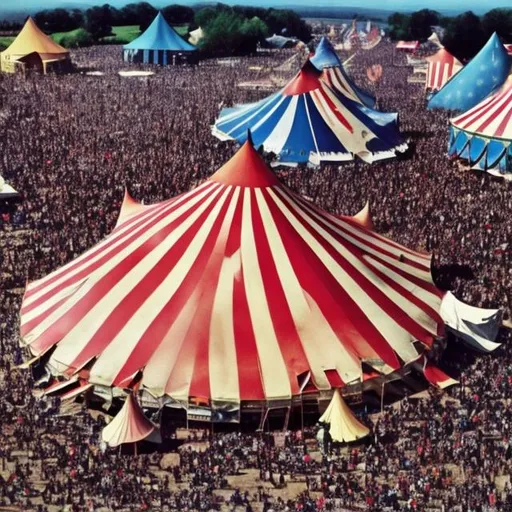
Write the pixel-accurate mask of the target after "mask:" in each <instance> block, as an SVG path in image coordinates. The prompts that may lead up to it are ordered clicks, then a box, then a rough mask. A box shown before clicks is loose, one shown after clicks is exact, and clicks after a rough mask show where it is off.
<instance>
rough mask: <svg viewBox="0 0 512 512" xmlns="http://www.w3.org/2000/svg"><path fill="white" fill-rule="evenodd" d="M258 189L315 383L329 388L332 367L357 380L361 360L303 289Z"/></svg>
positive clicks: (275, 258) (275, 257) (272, 248)
mask: <svg viewBox="0 0 512 512" xmlns="http://www.w3.org/2000/svg"><path fill="white" fill-rule="evenodd" d="M255 192H256V198H257V202H258V206H259V210H260V213H261V217H262V220H263V225H264V228H265V233H266V234H267V240H268V242H269V246H270V251H271V253H272V259H273V261H274V262H275V266H276V270H277V273H278V276H279V282H280V283H281V284H282V287H283V291H284V294H285V297H286V303H287V305H288V307H289V308H290V312H291V315H292V318H293V323H294V324H295V327H296V329H297V333H298V335H299V338H300V339H301V342H302V347H303V349H304V352H305V354H306V357H307V359H308V362H309V365H310V368H311V371H312V372H313V375H314V380H315V384H316V385H317V386H318V387H319V388H321V389H329V388H330V384H329V380H328V379H327V377H326V375H325V373H324V370H325V369H326V368H333V367H336V368H337V369H338V371H339V373H340V375H341V376H342V379H343V381H344V382H351V381H353V380H355V379H358V378H359V377H360V375H361V365H360V363H359V361H357V360H356V358H355V357H354V355H353V354H351V353H349V352H348V351H347V350H346V348H345V346H344V345H343V343H341V342H342V340H339V339H338V337H337V336H336V334H335V332H334V331H333V330H332V328H331V326H330V324H329V323H328V322H327V320H326V319H325V317H324V315H323V314H322V312H321V311H320V308H319V307H318V305H317V304H316V302H315V301H314V299H313V298H312V297H311V296H309V295H308V294H307V292H306V291H305V290H303V289H302V287H301V285H300V283H299V280H298V278H297V275H296V274H295V271H294V269H293V267H292V264H291V262H290V259H289V258H288V255H287V253H286V248H285V246H284V244H283V241H282V239H281V236H280V234H279V231H278V229H277V227H276V225H275V222H274V219H273V218H272V214H271V213H270V210H269V208H268V205H267V203H266V201H265V198H264V196H263V194H262V192H261V190H259V189H256V190H255ZM319 339H321V340H322V343H321V344H319V343H318V340H319Z"/></svg>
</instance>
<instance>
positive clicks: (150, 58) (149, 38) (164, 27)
mask: <svg viewBox="0 0 512 512" xmlns="http://www.w3.org/2000/svg"><path fill="white" fill-rule="evenodd" d="M196 55H197V52H196V47H195V46H192V45H191V44H189V43H187V41H185V40H184V39H183V38H181V37H180V36H179V34H178V33H177V32H176V31H175V30H174V29H173V28H172V27H171V26H170V25H169V24H168V23H167V21H165V18H164V17H163V15H162V13H161V12H159V13H158V14H157V16H156V18H155V19H154V20H153V22H152V23H151V25H150V26H149V27H148V28H147V29H146V30H145V31H144V33H143V34H141V35H140V36H139V37H137V39H134V40H133V41H132V42H131V43H129V44H125V45H124V46H123V56H124V60H125V61H126V62H139V63H144V64H161V65H164V66H165V65H168V64H179V63H182V62H190V61H191V60H192V59H195V57H196Z"/></svg>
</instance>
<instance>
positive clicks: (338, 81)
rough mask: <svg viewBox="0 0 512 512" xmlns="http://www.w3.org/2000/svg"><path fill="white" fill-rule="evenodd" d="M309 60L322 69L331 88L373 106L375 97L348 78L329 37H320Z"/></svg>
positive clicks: (363, 103)
mask: <svg viewBox="0 0 512 512" xmlns="http://www.w3.org/2000/svg"><path fill="white" fill-rule="evenodd" d="M310 60H311V63H312V64H313V66H315V67H316V68H317V69H318V70H320V71H323V75H322V78H323V79H324V80H325V81H326V82H327V83H328V84H329V85H330V86H331V87H332V88H333V89H335V90H337V91H338V92H339V93H341V94H344V95H345V96H347V97H348V98H349V99H351V100H353V101H356V102H358V103H361V104H362V105H365V106H367V107H369V108H373V107H374V106H375V103H376V101H375V98H374V97H373V96H372V95H371V94H369V93H368V92H366V91H363V90H362V89H360V88H359V87H358V86H357V85H356V84H355V83H354V82H353V81H352V80H351V79H350V77H349V76H348V74H347V72H346V71H345V68H344V67H343V64H342V63H341V60H340V58H339V57H338V54H337V53H336V51H335V50H334V48H333V46H332V44H331V42H330V41H329V39H327V38H326V37H322V39H320V42H319V43H318V46H317V48H316V51H315V54H314V55H313V57H311V59H310Z"/></svg>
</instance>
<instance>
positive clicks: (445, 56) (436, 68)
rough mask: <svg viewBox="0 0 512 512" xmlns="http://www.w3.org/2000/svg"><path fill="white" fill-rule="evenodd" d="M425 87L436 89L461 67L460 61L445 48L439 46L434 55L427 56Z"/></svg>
mask: <svg viewBox="0 0 512 512" xmlns="http://www.w3.org/2000/svg"><path fill="white" fill-rule="evenodd" d="M426 60H427V62H428V67H427V81H426V84H425V86H426V88H427V89H432V90H433V91H438V90H439V89H441V87H443V85H444V84H445V83H446V82H447V81H448V80H449V79H450V78H451V77H452V76H453V75H455V74H456V73H458V72H459V71H460V70H461V69H462V67H463V66H462V63H461V62H460V61H459V60H458V59H457V58H455V57H454V56H453V55H452V54H451V53H450V52H449V51H448V50H446V48H441V49H440V50H439V51H438V52H437V53H436V54H435V55H432V56H431V57H427V59H426Z"/></svg>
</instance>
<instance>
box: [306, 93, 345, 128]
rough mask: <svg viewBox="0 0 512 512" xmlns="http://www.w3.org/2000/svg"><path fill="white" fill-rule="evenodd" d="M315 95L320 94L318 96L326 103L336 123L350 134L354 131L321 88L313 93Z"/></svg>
mask: <svg viewBox="0 0 512 512" xmlns="http://www.w3.org/2000/svg"><path fill="white" fill-rule="evenodd" d="M315 92H316V93H317V94H320V96H322V98H324V100H325V101H326V103H327V105H328V107H329V109H330V110H331V112H332V113H333V114H334V115H335V116H336V118H337V119H338V121H339V122H340V123H341V124H342V125H343V126H344V127H345V128H346V129H347V130H348V131H349V132H350V133H354V129H353V128H352V126H351V125H350V123H349V122H348V121H347V120H346V119H345V117H344V116H343V114H342V113H341V112H340V111H339V109H338V107H337V106H336V105H335V104H334V102H333V101H332V100H331V98H329V96H327V94H326V93H325V91H324V90H323V88H320V89H319V90H318V91H315Z"/></svg>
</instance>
